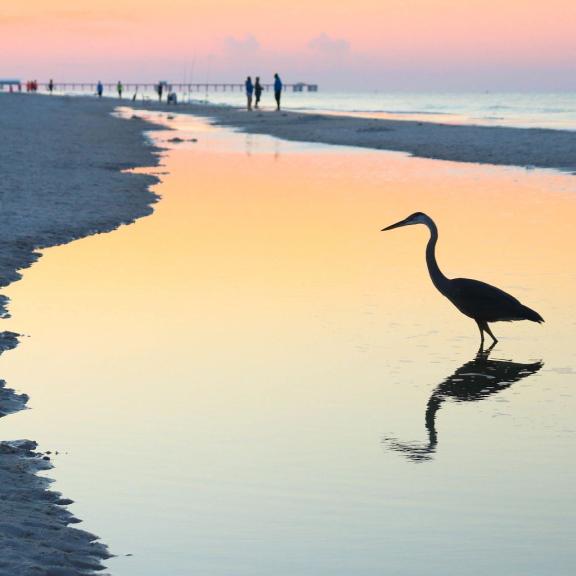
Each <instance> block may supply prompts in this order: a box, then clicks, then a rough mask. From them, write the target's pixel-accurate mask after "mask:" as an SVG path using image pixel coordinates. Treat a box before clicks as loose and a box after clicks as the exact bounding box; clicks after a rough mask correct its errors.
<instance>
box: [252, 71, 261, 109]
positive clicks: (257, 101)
mask: <svg viewBox="0 0 576 576" xmlns="http://www.w3.org/2000/svg"><path fill="white" fill-rule="evenodd" d="M254 96H255V101H254V108H258V104H260V97H261V96H262V84H260V76H256V80H255V81H254Z"/></svg>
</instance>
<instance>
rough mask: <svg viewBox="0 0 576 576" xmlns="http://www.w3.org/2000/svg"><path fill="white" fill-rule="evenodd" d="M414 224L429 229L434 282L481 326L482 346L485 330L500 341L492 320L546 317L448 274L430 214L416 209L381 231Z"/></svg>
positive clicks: (486, 286) (428, 259)
mask: <svg viewBox="0 0 576 576" xmlns="http://www.w3.org/2000/svg"><path fill="white" fill-rule="evenodd" d="M414 224H424V226H426V227H427V228H428V230H429V231H430V239H429V240H428V244H427V245H426V264H427V266H428V272H429V274H430V278H431V279H432V283H433V284H434V286H435V287H436V289H437V290H438V291H439V292H440V293H441V294H442V295H443V296H445V297H446V298H448V300H450V302H452V304H454V306H456V308H458V310H460V312H462V314H464V315H466V316H468V317H469V318H472V319H473V320H474V321H475V322H476V324H477V325H478V328H479V330H480V348H482V347H483V346H484V332H486V333H488V334H489V335H490V337H491V338H492V340H493V344H492V346H494V345H495V344H496V342H498V339H497V338H496V336H494V334H493V333H492V330H490V326H489V325H488V323H489V322H512V321H514V320H531V321H532V322H538V323H541V322H544V318H542V316H540V314H538V312H536V311H534V310H532V309H531V308H528V306H524V304H522V303H521V302H519V301H518V300H517V299H516V298H514V296H511V295H510V294H508V293H507V292H504V290H500V288H496V287H495V286H491V285H490V284H486V283H485V282H480V281H479V280H470V279H469V278H446V276H444V274H443V273H442V271H441V270H440V268H439V266H438V262H436V243H437V242H438V228H437V227H436V224H435V223H434V220H432V218H430V216H428V215H427V214H424V213H423V212H415V213H414V214H411V215H410V216H408V218H405V219H404V220H401V221H400V222H396V224H391V225H390V226H387V227H386V228H383V229H382V232H384V231H386V230H393V229H394V228H400V227H401V226H412V225H414Z"/></svg>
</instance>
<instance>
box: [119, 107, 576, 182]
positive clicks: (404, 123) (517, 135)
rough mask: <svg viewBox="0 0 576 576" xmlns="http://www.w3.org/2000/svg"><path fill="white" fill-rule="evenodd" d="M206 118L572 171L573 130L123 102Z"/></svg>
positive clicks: (312, 137) (315, 139)
mask: <svg viewBox="0 0 576 576" xmlns="http://www.w3.org/2000/svg"><path fill="white" fill-rule="evenodd" d="M125 105H128V106H131V105H133V106H134V107H136V108H140V109H148V110H164V111H172V112H175V113H182V114H193V115H197V116H202V117H207V118H210V119H211V120H212V122H213V123H214V124H216V125H220V126H228V127H233V128H237V129H240V130H241V131H243V132H247V133H250V134H266V135H269V136H274V137H277V138H282V139H285V140H292V141H299V142H312V143H322V144H333V145H339V146H353V147H360V148H370V149H375V150H389V151H396V152H405V153H407V154H410V155H412V156H418V157H421V158H430V159H436V160H447V161H451V162H469V163H477V164H492V165H497V166H517V167H522V168H544V169H555V170H561V171H565V172H571V173H576V131H569V130H556V129H545V128H511V127H503V126H474V125H459V124H440V123H435V122H420V121H412V120H384V119H371V118H359V117H353V116H345V115H331V114H319V113H301V112H291V111H286V112H284V111H282V112H275V111H270V110H266V109H263V110H257V111H252V112H248V111H246V110H244V109H241V108H233V107H228V106H222V105H219V106H216V105H203V104H196V103H192V104H179V105H177V106H167V105H166V104H159V103H153V102H137V103H131V102H125Z"/></svg>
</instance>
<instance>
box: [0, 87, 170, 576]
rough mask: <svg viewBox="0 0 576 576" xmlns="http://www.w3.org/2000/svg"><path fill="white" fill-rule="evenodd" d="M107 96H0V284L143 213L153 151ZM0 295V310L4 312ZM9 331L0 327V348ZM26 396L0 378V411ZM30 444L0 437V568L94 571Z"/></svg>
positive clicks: (98, 556)
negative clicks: (43, 252)
mask: <svg viewBox="0 0 576 576" xmlns="http://www.w3.org/2000/svg"><path fill="white" fill-rule="evenodd" d="M116 108H117V103H116V102H113V101H108V100H106V101H101V102H96V101H92V100H90V101H89V100H83V99H77V98H46V97H41V96H38V97H32V98H30V97H22V96H21V95H16V94H15V95H10V94H0V130H1V133H2V136H3V138H2V141H1V143H0V160H1V161H2V166H3V179H2V182H1V183H0V224H1V226H0V286H2V287H4V286H7V285H9V284H11V283H12V282H14V281H16V280H18V279H20V278H21V273H20V270H22V269H24V268H27V267H29V266H30V265H31V264H33V263H34V262H35V261H36V260H37V259H38V258H39V257H40V253H39V252H38V250H40V249H43V248H47V247H51V246H55V245H58V244H64V243H67V242H70V241H72V240H74V239H78V238H82V237H85V236H88V235H92V234H98V233H104V232H108V231H111V230H114V229H115V228H117V227H118V226H120V225H122V224H129V223H131V222H133V221H134V220H136V219H137V218H141V217H143V216H146V215H149V214H151V213H152V205H153V204H154V203H155V202H156V201H157V200H158V197H157V196H156V195H155V194H154V193H152V192H151V191H150V189H149V188H150V186H151V185H152V184H154V183H156V182H157V181H158V178H157V177H155V176H152V175H145V174H136V173H133V172H130V169H132V168H136V167H147V166H150V167H154V166H156V165H157V164H158V163H159V157H158V148H155V147H154V146H152V145H151V144H150V142H148V141H147V140H146V138H145V136H144V134H143V132H144V130H153V129H155V128H156V127H155V126H153V125H149V124H147V123H145V122H143V121H142V120H141V119H140V118H136V119H134V120H132V119H128V120H126V119H121V118H118V117H115V116H114V115H113V114H112V112H113V111H114V110H115V109H116ZM7 305H8V299H7V298H6V297H4V296H0V316H2V317H7V316H9V313H8V310H7ZM17 345H18V334H15V333H13V332H7V331H4V332H1V333H0V354H2V353H3V352H6V351H8V350H10V349H12V348H15V347H16V346H17ZM27 403H28V395H27V394H26V393H25V391H20V393H17V392H16V391H15V390H13V389H11V388H10V387H9V383H6V382H5V381H4V380H0V417H6V416H7V417H10V416H9V415H10V414H12V413H15V412H18V411H20V410H24V409H26V407H27ZM48 454H49V452H48V453H41V452H38V451H37V445H36V442H34V441H32V440H6V439H3V440H2V441H0V456H1V458H0V512H1V516H2V521H1V522H0V544H1V545H2V550H3V555H2V559H1V561H0V574H2V575H4V574H6V575H10V576H12V575H14V574H19V575H22V576H25V575H28V574H66V575H69V576H76V575H78V576H80V575H86V574H93V573H96V572H99V571H101V570H103V569H104V566H103V564H102V561H103V560H105V559H106V558H109V557H110V553H109V552H108V549H107V547H106V546H105V544H103V543H100V542H99V541H98V538H97V537H96V536H94V535H93V534H90V533H88V532H85V531H84V530H78V529H77V528H74V527H73V526H72V525H75V524H76V523H78V522H80V520H79V519H77V518H75V517H74V516H73V514H72V512H70V511H69V510H68V509H67V507H66V506H67V505H68V504H71V503H72V501H71V500H69V499H67V498H63V497H62V495H61V494H60V493H58V492H56V491H53V490H50V483H51V480H50V479H48V478H46V477H43V476H38V474H37V473H38V472H40V471H43V470H49V469H50V468H52V464H51V457H50V456H49V455H48Z"/></svg>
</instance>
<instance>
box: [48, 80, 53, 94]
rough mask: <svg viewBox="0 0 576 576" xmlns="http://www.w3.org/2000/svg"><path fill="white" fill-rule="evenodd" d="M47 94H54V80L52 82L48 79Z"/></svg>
mask: <svg viewBox="0 0 576 576" xmlns="http://www.w3.org/2000/svg"><path fill="white" fill-rule="evenodd" d="M48 92H50V95H52V92H54V80H52V78H50V82H48Z"/></svg>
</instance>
